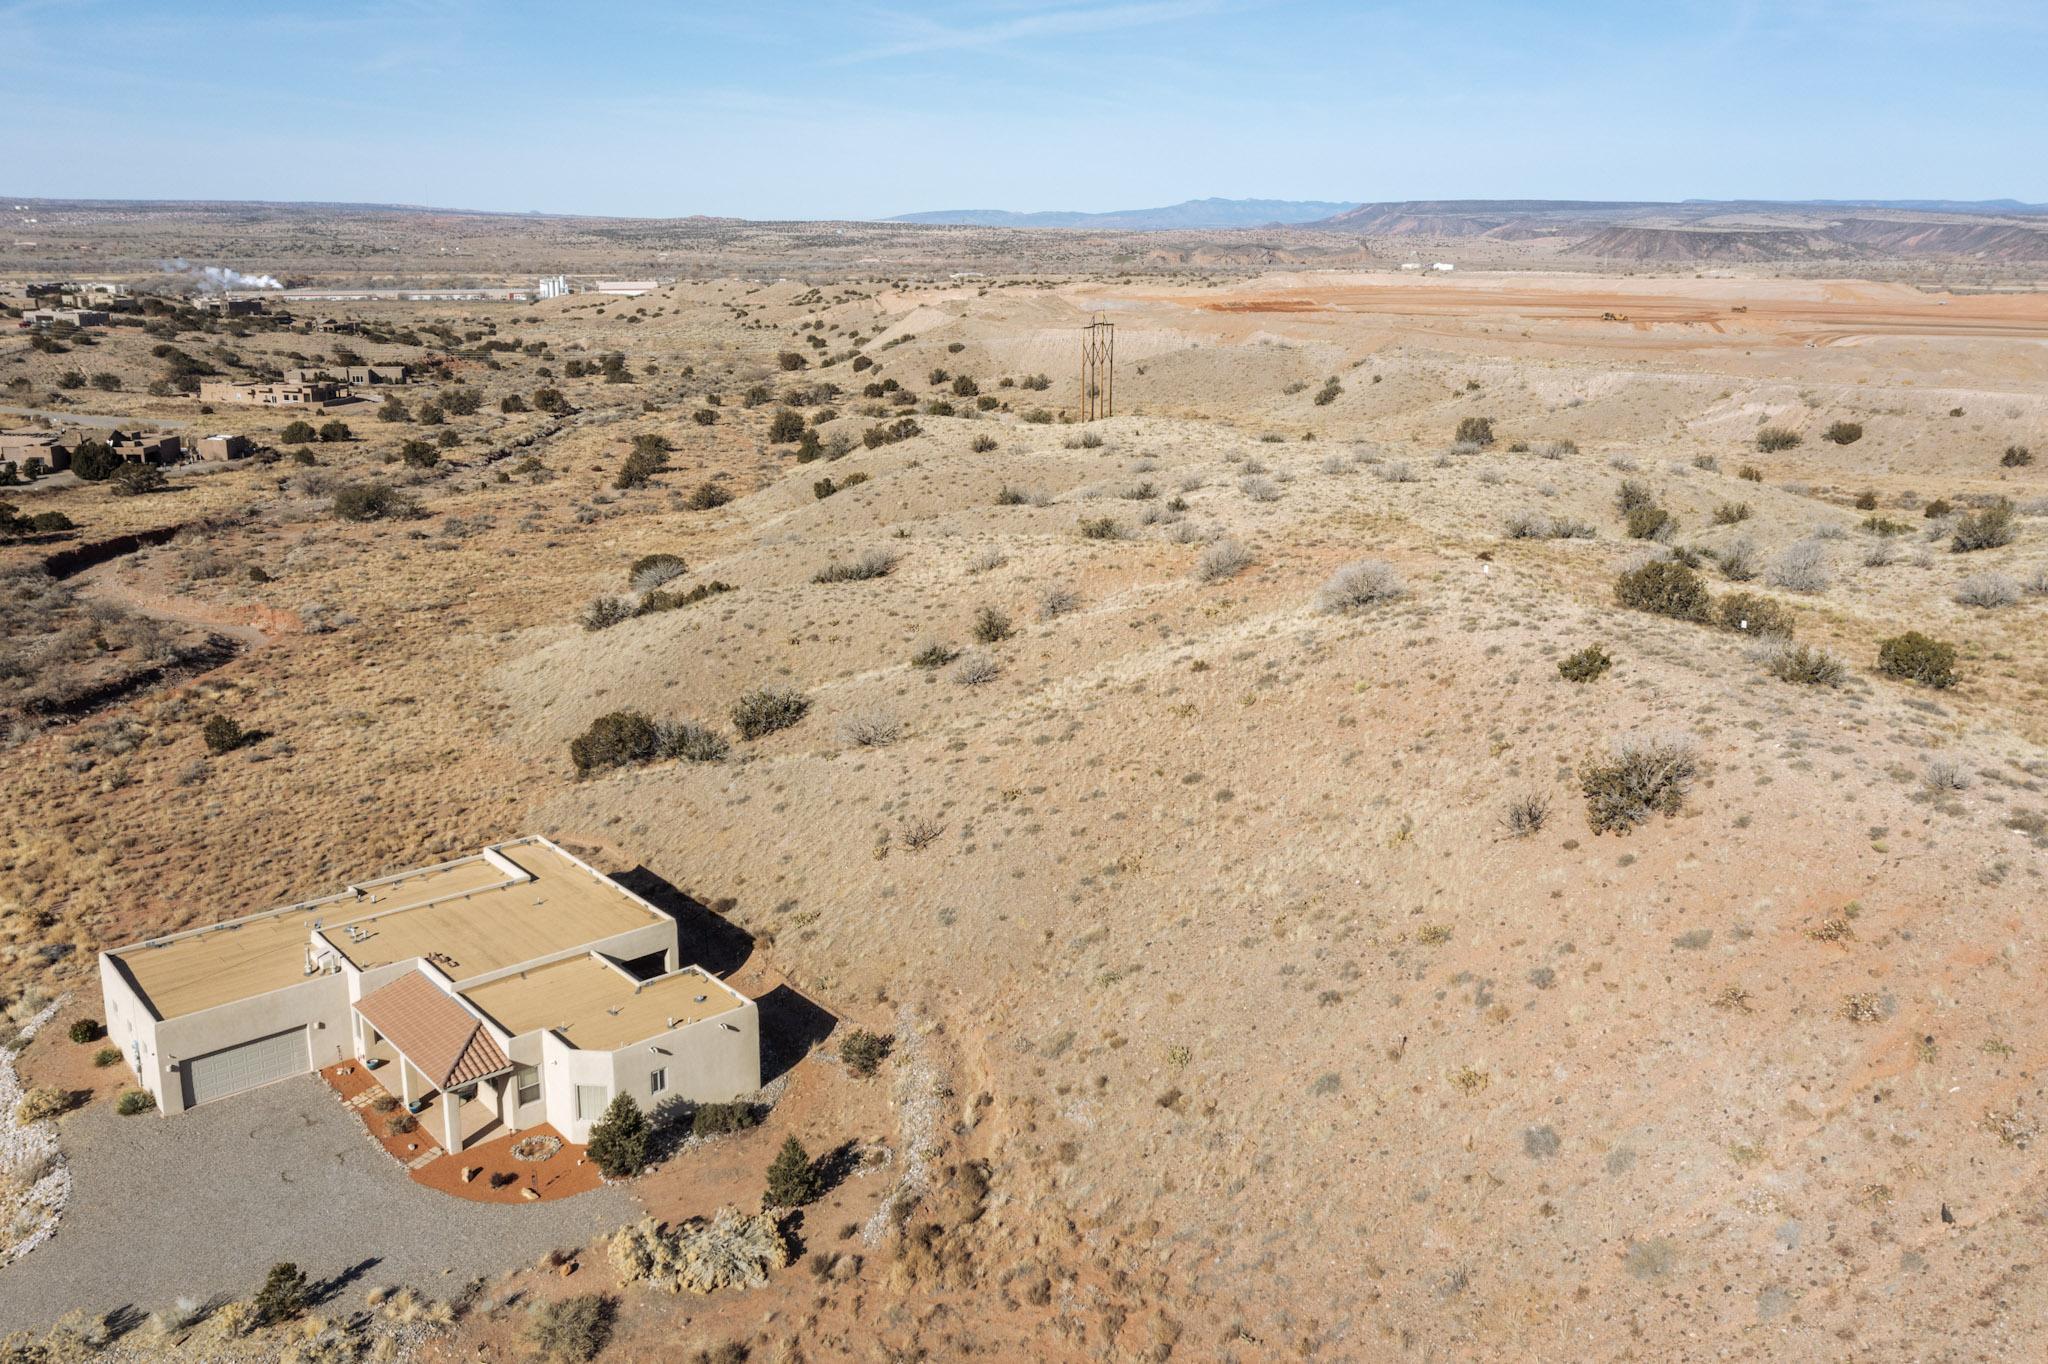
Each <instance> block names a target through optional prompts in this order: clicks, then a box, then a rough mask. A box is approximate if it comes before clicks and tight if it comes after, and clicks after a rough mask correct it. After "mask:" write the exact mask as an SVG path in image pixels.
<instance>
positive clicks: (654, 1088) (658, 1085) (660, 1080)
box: [647, 1070, 668, 1094]
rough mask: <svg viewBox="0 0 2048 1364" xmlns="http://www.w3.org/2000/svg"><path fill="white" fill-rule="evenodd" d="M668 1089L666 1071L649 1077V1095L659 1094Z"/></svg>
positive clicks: (656, 1072) (657, 1072)
mask: <svg viewBox="0 0 2048 1364" xmlns="http://www.w3.org/2000/svg"><path fill="white" fill-rule="evenodd" d="M667 1088H668V1072H667V1071H666V1070H657V1071H655V1072H654V1073H652V1074H651V1075H649V1076H648V1077H647V1092H648V1093H649V1094H659V1093H661V1091H663V1090H664V1089H667Z"/></svg>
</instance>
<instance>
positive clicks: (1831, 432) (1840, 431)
mask: <svg viewBox="0 0 2048 1364" xmlns="http://www.w3.org/2000/svg"><path fill="white" fill-rule="evenodd" d="M1821 435H1823V436H1825V437H1826V438H1827V439H1829V440H1831V441H1833V442H1834V443H1835V444H1837V445H1854V444H1855V443H1856V442H1857V441H1859V440H1862V439H1863V424H1862V423H1861V422H1836V423H1834V424H1833V425H1831V426H1830V427H1828V429H1827V430H1825V431H1823V432H1821Z"/></svg>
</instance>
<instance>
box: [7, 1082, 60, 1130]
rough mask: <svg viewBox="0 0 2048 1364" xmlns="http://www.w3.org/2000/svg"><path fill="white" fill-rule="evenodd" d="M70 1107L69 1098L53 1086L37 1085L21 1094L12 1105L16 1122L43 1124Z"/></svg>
mask: <svg viewBox="0 0 2048 1364" xmlns="http://www.w3.org/2000/svg"><path fill="white" fill-rule="evenodd" d="M69 1107H71V1096H70V1095H69V1094H68V1093H66V1092H65V1091H64V1090H61V1089H59V1088H58V1087H57V1086H55V1085H37V1086H35V1088H33V1089H29V1090H26V1091H24V1092H23V1093H22V1096H21V1100H20V1101H19V1102H18V1103H16V1104H15V1105H14V1120H15V1121H16V1122H24V1123H26V1122H43V1121H45V1120H46V1119H49V1118H54V1117H56V1116H58V1115H59V1114H61V1113H62V1112H64V1110H65V1109H67V1108H69Z"/></svg>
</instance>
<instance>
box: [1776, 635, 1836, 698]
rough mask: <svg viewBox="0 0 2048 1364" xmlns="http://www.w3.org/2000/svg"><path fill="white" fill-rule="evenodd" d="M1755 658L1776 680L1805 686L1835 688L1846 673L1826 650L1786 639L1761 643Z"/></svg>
mask: <svg viewBox="0 0 2048 1364" xmlns="http://www.w3.org/2000/svg"><path fill="white" fill-rule="evenodd" d="M1756 657H1757V661H1758V662H1760V663H1762V664H1763V667H1764V671H1765V672H1767V673H1769V674H1770V675H1771V676H1772V677H1775V678H1777V679H1778V680H1779V681H1780V682H1796V683H1798V684H1799V685H1801V686H1807V687H1839V686H1841V685H1842V679H1843V678H1845V677H1847V676H1848V672H1849V670H1848V669H1847V668H1845V667H1843V666H1842V661H1841V660H1840V659H1838V658H1836V657H1835V656H1834V655H1833V654H1831V653H1829V652H1828V651H1827V650H1825V649H1817V648H1815V647H1814V646H1812V645H1811V644H1794V643H1793V642H1792V641H1791V640H1789V639H1775V640H1772V641H1770V642H1768V643H1766V644H1764V645H1762V646H1761V647H1760V648H1759V649H1758V650H1757V654H1756Z"/></svg>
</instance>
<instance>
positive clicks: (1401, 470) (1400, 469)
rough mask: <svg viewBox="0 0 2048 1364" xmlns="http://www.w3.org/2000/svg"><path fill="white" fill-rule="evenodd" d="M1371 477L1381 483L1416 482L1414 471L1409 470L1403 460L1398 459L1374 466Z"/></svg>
mask: <svg viewBox="0 0 2048 1364" xmlns="http://www.w3.org/2000/svg"><path fill="white" fill-rule="evenodd" d="M1373 476H1374V477H1375V478H1377V479H1379V481H1380V482H1382V483H1413V482H1415V481H1416V474H1415V470H1413V469H1412V468H1410V467H1409V466H1408V464H1407V462H1406V461H1405V460H1398V459H1397V460H1392V461H1390V462H1388V463H1386V464H1381V465H1378V466H1376V467H1375V468H1374V470H1373Z"/></svg>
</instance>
